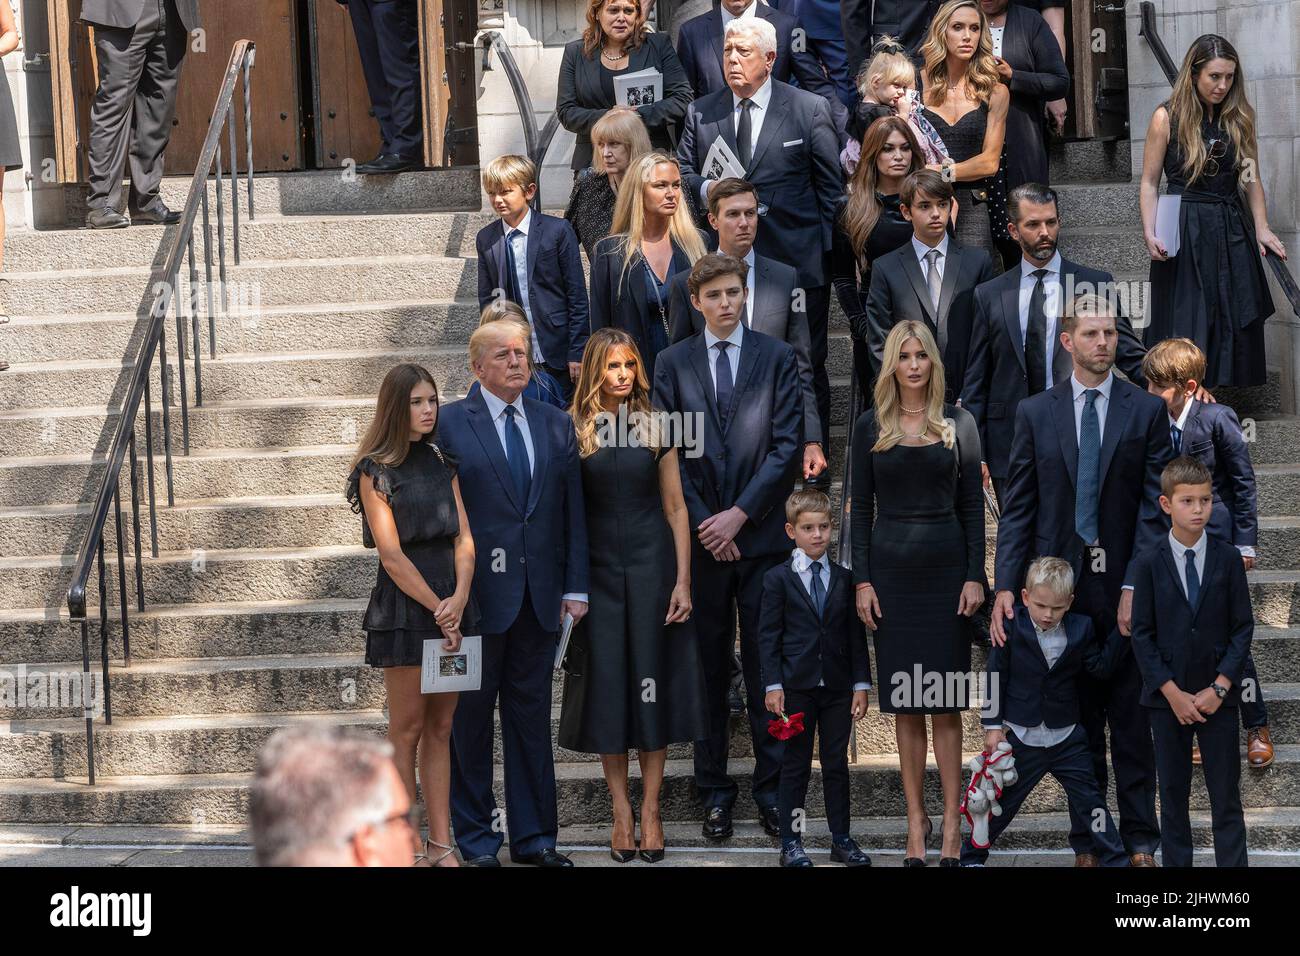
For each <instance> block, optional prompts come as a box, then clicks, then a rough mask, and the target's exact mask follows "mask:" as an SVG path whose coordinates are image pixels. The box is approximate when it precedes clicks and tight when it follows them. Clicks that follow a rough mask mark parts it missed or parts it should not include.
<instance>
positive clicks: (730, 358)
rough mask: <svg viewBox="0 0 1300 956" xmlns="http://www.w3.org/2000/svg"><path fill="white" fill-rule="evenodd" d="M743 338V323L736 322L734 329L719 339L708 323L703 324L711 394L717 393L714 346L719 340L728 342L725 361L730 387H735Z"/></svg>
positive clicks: (716, 360)
mask: <svg viewBox="0 0 1300 956" xmlns="http://www.w3.org/2000/svg"><path fill="white" fill-rule="evenodd" d="M744 338H745V323H744V322H737V323H736V327H735V329H733V330H732V332H731V334H730V335H728V336H727V337H726V338H725V339H720V338H718V337H717V336H716V335H714V334H713V332H711V331H710V330H709V327H708V325H707V324H706V325H705V326H704V347H705V348H706V349H708V358H709V362H708V365H709V377H710V378H712V379H713V396H714V398H716V397H717V395H718V366H717V362H718V350H717V349H715V348H714V346H715V345H717V344H718V343H719V342H730V343H731V348H729V349H727V362H728V363H729V364H730V365H731V387H732V388H733V389H734V388H735V387H736V377H737V375H738V374H739V372H740V348H741V344H742V342H743V340H744Z"/></svg>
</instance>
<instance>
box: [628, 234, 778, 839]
mask: <svg viewBox="0 0 1300 956" xmlns="http://www.w3.org/2000/svg"><path fill="white" fill-rule="evenodd" d="M746 270H747V267H746V265H745V264H744V263H743V262H741V261H740V260H738V259H734V258H732V257H731V256H723V255H718V254H717V253H709V254H708V255H706V256H703V257H702V258H701V259H700V260H699V261H698V262H697V263H695V266H694V268H693V269H692V270H691V278H690V292H691V304H692V305H694V306H695V308H696V309H698V310H699V311H700V312H701V313H702V314H703V315H704V321H705V327H704V329H703V330H702V331H700V332H698V333H697V334H695V335H692V336H691V337H690V338H688V339H685V340H683V341H681V342H677V343H676V344H674V345H670V346H669V347H668V348H666V349H664V351H663V352H661V353H660V354H659V362H658V364H657V365H656V367H655V378H654V396H655V402H654V404H655V407H656V408H660V409H663V410H664V411H666V412H669V413H671V414H673V415H675V416H683V417H685V416H692V417H693V418H694V419H695V420H698V421H700V422H701V423H702V427H703V438H702V440H701V442H700V444H699V445H698V447H696V448H688V449H687V450H686V451H685V452H684V453H683V454H680V455H679V457H678V461H679V463H680V467H681V472H682V493H683V495H684V497H685V499H686V508H687V511H688V513H689V515H690V519H691V526H692V527H693V528H694V529H695V530H696V540H695V542H694V543H693V545H692V549H691V584H692V590H693V600H694V602H695V612H694V613H695V622H696V630H697V632H698V634H699V640H700V652H701V657H702V659H703V664H704V680H705V687H706V689H707V694H708V702H709V736H708V737H707V738H706V739H704V740H699V741H696V744H695V786H696V789H697V791H698V792H699V795H700V801H701V803H702V804H703V805H704V810H705V819H704V828H703V829H704V835H705V836H706V837H708V838H710V839H718V840H721V839H726V838H727V837H729V836H731V833H732V822H731V816H732V806H733V805H734V804H735V802H736V797H737V793H738V787H737V786H736V783H735V781H734V780H732V779H731V778H730V777H729V776H728V775H727V754H728V751H729V749H730V747H729V745H730V734H729V732H728V713H727V688H728V685H729V682H730V673H731V655H732V648H733V646H734V643H735V633H736V621H737V618H739V623H740V653H741V661H742V666H743V669H744V674H745V693H746V697H747V709H748V712H749V724H750V734H751V736H752V737H753V743H754V776H753V782H752V793H753V798H754V803H755V804H756V805H757V807H758V810H759V814H760V817H759V818H760V820H761V822H762V824H763V827H764V829H765V830H766V831H767V832H768V833H769V834H770V835H771V836H776V835H777V834H778V833H779V832H780V821H779V819H778V811H777V802H778V797H779V794H778V783H779V778H780V774H781V748H780V745H779V742H778V741H776V740H775V739H774V738H773V737H771V736H770V735H769V734H768V733H767V716H766V711H765V708H764V704H763V681H762V676H761V673H760V662H759V650H758V624H759V607H760V599H761V596H762V589H763V576H764V575H765V574H766V573H767V572H768V570H769V569H771V568H773V567H775V566H776V565H778V564H780V563H781V561H782V560H784V558H785V556H786V554H787V553H788V548H789V539H788V538H787V537H786V534H785V511H784V503H785V499H786V498H787V497H789V495H790V492H791V491H792V490H793V488H794V482H795V478H796V477H797V475H798V468H799V443H800V432H801V431H802V423H803V399H802V392H801V391H800V388H799V363H798V360H797V359H796V358H795V354H794V349H792V348H791V347H790V346H789V345H787V344H785V343H784V342H779V341H777V340H776V339H774V338H771V337H770V336H767V335H764V334H763V333H761V332H755V331H753V330H750V329H747V328H746V327H745V324H744V323H743V322H742V321H741V314H742V313H743V312H744V309H745V272H746Z"/></svg>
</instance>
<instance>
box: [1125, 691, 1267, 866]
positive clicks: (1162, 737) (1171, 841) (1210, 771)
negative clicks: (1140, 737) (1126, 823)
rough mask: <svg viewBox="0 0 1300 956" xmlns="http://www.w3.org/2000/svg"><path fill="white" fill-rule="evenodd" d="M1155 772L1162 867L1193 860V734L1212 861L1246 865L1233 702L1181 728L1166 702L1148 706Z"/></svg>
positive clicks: (1237, 739)
mask: <svg viewBox="0 0 1300 956" xmlns="http://www.w3.org/2000/svg"><path fill="white" fill-rule="evenodd" d="M1148 710H1149V717H1150V721H1151V733H1152V735H1153V736H1154V737H1155V741H1156V763H1157V769H1158V771H1159V775H1160V848H1161V857H1160V859H1161V863H1162V864H1163V865H1164V866H1191V865H1192V823H1191V815H1190V813H1189V809H1188V805H1189V803H1190V801H1191V795H1192V737H1193V736H1195V738H1196V743H1197V745H1198V746H1199V747H1200V748H1201V767H1202V769H1203V770H1204V771H1205V789H1206V791H1207V792H1208V793H1209V795H1210V822H1211V825H1212V826H1213V829H1214V865H1215V866H1246V865H1247V864H1246V818H1245V816H1244V815H1243V814H1242V811H1241V754H1240V752H1239V749H1238V748H1239V738H1238V731H1237V713H1236V710H1237V709H1236V708H1235V707H1220V708H1219V709H1218V710H1217V711H1215V712H1214V713H1213V714H1211V715H1210V716H1209V717H1206V718H1205V723H1203V724H1191V725H1189V726H1186V727H1184V726H1183V725H1182V724H1180V723H1179V722H1178V718H1177V717H1175V716H1174V712H1173V711H1172V710H1170V709H1168V708H1167V707H1151V708H1148Z"/></svg>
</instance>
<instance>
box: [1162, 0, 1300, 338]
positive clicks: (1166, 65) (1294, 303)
mask: <svg viewBox="0 0 1300 956" xmlns="http://www.w3.org/2000/svg"><path fill="white" fill-rule="evenodd" d="M1138 9H1139V10H1140V11H1141V14H1142V26H1141V28H1140V29H1139V30H1138V36H1140V37H1141V38H1142V39H1144V40H1146V41H1147V45H1148V46H1150V47H1151V54H1152V55H1153V56H1154V57H1155V58H1156V62H1157V63H1159V64H1160V70H1161V72H1163V73H1164V75H1165V79H1166V80H1168V81H1169V85H1170V86H1173V85H1174V82H1175V81H1176V80H1177V79H1178V68H1177V67H1176V66H1174V61H1173V58H1172V57H1170V56H1169V50H1168V49H1166V48H1165V41H1164V40H1162V39H1161V38H1160V28H1159V27H1158V26H1157V25H1156V8H1155V5H1154V4H1152V3H1151V2H1149V0H1144V2H1143V3H1140V4H1139V5H1138ZM1264 261H1265V262H1267V263H1268V264H1269V267H1270V268H1272V270H1273V277H1274V278H1275V279H1277V284H1278V285H1279V286H1280V287H1281V289H1282V294H1283V295H1285V296H1286V298H1287V301H1288V302H1290V303H1291V311H1292V312H1294V313H1295V314H1296V316H1297V317H1300V286H1297V285H1296V281H1295V279H1294V278H1293V277H1292V275H1291V273H1290V272H1289V271H1287V267H1286V263H1285V262H1283V260H1282V259H1280V258H1279V257H1278V255H1277V253H1275V252H1274V251H1273V250H1272V249H1265V250H1264Z"/></svg>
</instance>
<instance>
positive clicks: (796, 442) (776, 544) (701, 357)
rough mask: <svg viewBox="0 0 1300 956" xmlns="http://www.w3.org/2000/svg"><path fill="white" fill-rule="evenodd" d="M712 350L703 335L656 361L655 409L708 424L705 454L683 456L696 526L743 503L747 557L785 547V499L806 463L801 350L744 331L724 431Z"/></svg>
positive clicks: (742, 546) (742, 542)
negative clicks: (711, 364) (711, 363)
mask: <svg viewBox="0 0 1300 956" xmlns="http://www.w3.org/2000/svg"><path fill="white" fill-rule="evenodd" d="M706 352H707V346H706V345H705V344H704V333H703V332H700V333H699V334H697V335H692V336H691V337H690V338H688V339H686V340H685V341H682V342H678V343H677V344H676V345H670V346H669V347H668V348H666V349H664V350H663V351H662V352H660V353H659V362H658V364H657V365H656V366H655V380H654V396H655V397H654V405H655V407H656V408H661V409H663V410H664V411H667V412H677V413H680V414H682V415H684V416H686V415H693V416H694V417H693V418H692V421H693V422H696V423H697V426H696V427H698V423H702V424H703V436H702V445H701V447H699V448H697V449H695V452H698V453H693V452H692V449H690V448H683V449H681V450H679V451H678V454H677V458H678V461H679V462H680V466H681V472H682V493H683V495H684V496H685V498H686V508H687V511H688V512H689V513H690V516H691V526H692V527H693V528H698V527H699V526H700V524H701V523H702V522H703V521H704V520H705V519H706V518H708V517H710V516H712V515H715V514H717V513H718V512H720V511H725V510H726V509H728V508H730V507H731V506H732V505H736V506H738V507H739V508H740V510H742V511H743V512H745V514H746V515H748V517H749V520H748V521H747V522H746V523H745V525H744V527H742V528H741V529H740V533H739V534H737V535H736V547H737V548H738V549H739V550H740V555H741V557H742V558H751V557H756V556H758V555H762V554H776V553H779V552H781V551H785V550H786V549H787V548H789V547H790V539H789V538H788V537H786V533H785V499H786V498H787V497H789V495H790V492H791V491H793V490H794V482H795V479H796V478H797V477H798V474H799V465H800V463H801V462H802V454H801V452H802V446H801V439H800V436H801V434H802V431H803V392H802V390H801V389H800V387H799V363H798V361H797V360H796V358H795V354H794V349H792V348H791V347H790V346H789V345H786V344H785V343H784V342H779V341H777V340H776V339H774V338H772V337H770V336H767V335H763V334H762V333H761V332H754V331H752V330H746V331H745V334H744V337H743V339H742V340H741V345H740V364H739V367H738V369H737V374H736V382H735V391H734V392H733V393H732V400H731V411H730V414H729V415H728V417H727V427H726V428H725V429H724V428H723V427H722V425H721V423H720V421H719V418H718V409H717V399H716V398H715V393H714V390H713V376H712V375H711V374H710V372H709V356H708V355H707V354H706Z"/></svg>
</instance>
